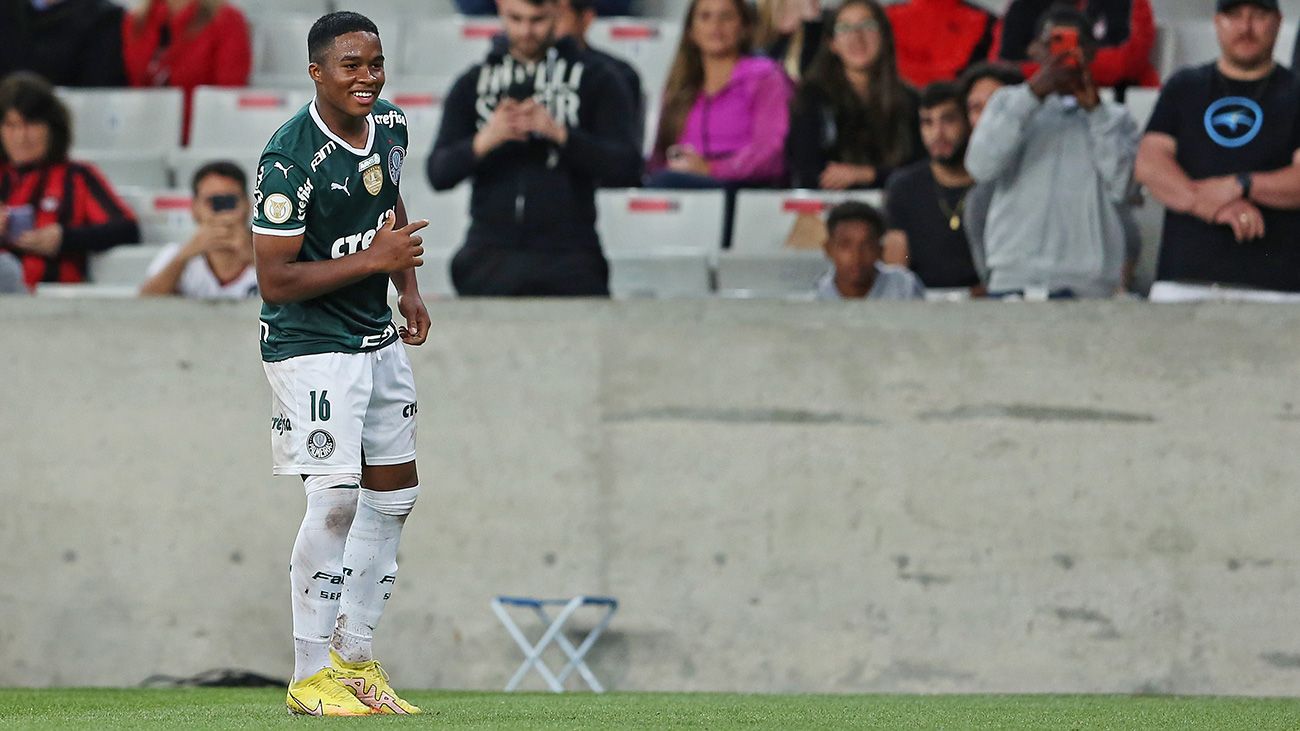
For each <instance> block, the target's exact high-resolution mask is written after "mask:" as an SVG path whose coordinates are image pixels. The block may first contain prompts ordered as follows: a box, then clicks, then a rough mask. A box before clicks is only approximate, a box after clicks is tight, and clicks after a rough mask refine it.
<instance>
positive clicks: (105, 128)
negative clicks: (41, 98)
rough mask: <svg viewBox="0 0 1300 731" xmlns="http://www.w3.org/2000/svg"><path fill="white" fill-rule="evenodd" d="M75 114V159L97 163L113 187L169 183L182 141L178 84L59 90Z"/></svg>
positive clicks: (180, 102)
mask: <svg viewBox="0 0 1300 731" xmlns="http://www.w3.org/2000/svg"><path fill="white" fill-rule="evenodd" d="M58 95H59V98H60V99H62V100H63V102H64V103H65V104H66V105H67V106H68V111H69V113H70V114H71V115H72V130H73V131H72V141H73V147H72V151H71V154H72V158H73V159H75V160H84V161H86V162H90V163H93V164H94V165H95V166H96V167H98V168H99V169H100V170H101V171H102V172H103V173H104V175H105V176H107V177H108V179H109V181H110V182H111V183H112V184H113V185H114V187H118V186H124V185H139V186H150V187H161V186H165V185H167V184H168V176H167V156H168V155H169V154H170V153H171V151H172V150H174V149H175V148H176V147H177V146H179V145H180V140H181V114H182V111H183V110H182V104H183V99H184V97H183V96H182V94H181V91H180V90H179V89H66V88H63V89H59V90H58Z"/></svg>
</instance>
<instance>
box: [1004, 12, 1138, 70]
mask: <svg viewBox="0 0 1300 731" xmlns="http://www.w3.org/2000/svg"><path fill="white" fill-rule="evenodd" d="M1075 5H1076V7H1078V8H1079V9H1080V10H1084V9H1085V8H1086V6H1087V2H1086V0H1075ZM1013 11H1014V9H1008V12H1007V17H1008V18H1010V17H1011V15H1012V12H1013ZM1006 22H1007V20H1006V18H1004V19H1003V20H1002V21H1000V22H999V23H998V29H997V39H996V41H995V42H994V44H993V52H992V53H990V54H989V58H990V59H995V60H996V59H997V58H998V57H999V56H1001V57H1002V58H1005V59H1010V60H1018V59H1021V58H1024V57H1025V53H1026V49H1024V48H1014V49H1013V48H1007V49H1005V50H1006V51H1007V52H1006V53H1003V48H1002V36H1003V32H1004V31H1005V26H1006ZM1033 24H1034V26H1037V19H1034V20H1033ZM1022 35H1023V33H1022ZM1155 45H1156V16H1155V13H1154V12H1153V11H1152V10H1151V1H1150V0H1132V7H1131V8H1130V11H1129V31H1128V38H1126V39H1125V40H1124V41H1123V42H1121V43H1119V44H1118V45H1113V46H1102V47H1101V48H1099V49H1097V56H1096V58H1094V59H1093V60H1092V63H1091V64H1090V65H1089V66H1088V68H1089V70H1090V71H1092V78H1093V81H1095V82H1097V85H1098V86H1119V85H1120V84H1136V85H1138V86H1160V73H1159V72H1158V71H1157V70H1156V67H1155V65H1154V64H1152V63H1151V52H1152V50H1153V49H1154V48H1155ZM1020 69H1021V71H1022V72H1024V74H1025V77H1026V78H1028V77H1030V76H1033V75H1034V74H1035V73H1036V72H1037V71H1038V64H1036V63H1034V62H1032V61H1026V62H1023V63H1021V64H1020Z"/></svg>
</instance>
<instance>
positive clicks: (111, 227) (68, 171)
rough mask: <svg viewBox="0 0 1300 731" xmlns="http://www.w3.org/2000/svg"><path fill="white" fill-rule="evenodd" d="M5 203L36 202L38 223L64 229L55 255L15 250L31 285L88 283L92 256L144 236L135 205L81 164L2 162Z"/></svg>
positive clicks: (0, 197)
mask: <svg viewBox="0 0 1300 731" xmlns="http://www.w3.org/2000/svg"><path fill="white" fill-rule="evenodd" d="M0 202H2V203H4V205H6V206H21V205H30V206H31V207H32V211H33V213H34V214H35V222H34V223H35V227H36V228H41V227H43V226H49V225H51V224H55V223H57V224H60V225H61V226H62V227H63V244H62V247H61V249H60V250H59V253H58V254H57V255H55V256H54V257H51V258H48V259H47V258H45V257H42V256H36V255H34V254H22V253H19V252H17V251H15V252H14V254H15V255H16V256H18V257H19V258H20V259H21V260H22V264H23V278H24V280H25V281H26V282H27V286H28V287H29V288H34V287H35V286H36V283H37V282H84V281H86V256H87V254H90V253H91V252H96V251H104V250H106V249H109V248H112V247H114V246H117V245H118V244H126V243H134V242H137V241H139V240H140V227H139V226H138V225H136V222H135V216H133V215H132V214H131V209H129V208H127V207H126V205H124V204H123V203H122V201H121V199H120V198H118V197H117V194H116V193H114V192H113V189H112V188H111V187H109V185H108V182H107V181H105V180H104V177H103V176H102V175H100V173H99V171H98V170H96V169H95V168H94V166H91V165H87V164H86V163H80V162H62V163H54V164H51V165H29V166H24V167H21V168H17V167H14V166H12V165H9V164H6V163H0Z"/></svg>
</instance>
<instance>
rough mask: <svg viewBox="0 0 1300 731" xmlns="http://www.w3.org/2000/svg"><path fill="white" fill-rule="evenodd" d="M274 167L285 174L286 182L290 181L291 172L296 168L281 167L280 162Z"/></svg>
mask: <svg viewBox="0 0 1300 731" xmlns="http://www.w3.org/2000/svg"><path fill="white" fill-rule="evenodd" d="M274 167H275V169H276V170H279V171H280V172H282V173H284V179H285V180H288V179H289V171H290V170H293V167H294V166H293V165H290V166H289V167H285V166H283V165H281V164H280V163H279V162H276V163H275V165H274Z"/></svg>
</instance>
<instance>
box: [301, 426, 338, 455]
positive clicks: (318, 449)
mask: <svg viewBox="0 0 1300 731" xmlns="http://www.w3.org/2000/svg"><path fill="white" fill-rule="evenodd" d="M307 454H310V455H311V458H312V459H329V458H330V455H332V454H334V437H333V436H331V435H330V433H329V432H327V431H325V430H324V429H317V430H316V431H314V432H312V433H311V434H308V435H307Z"/></svg>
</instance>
